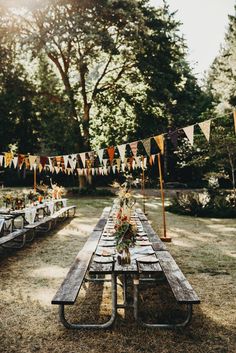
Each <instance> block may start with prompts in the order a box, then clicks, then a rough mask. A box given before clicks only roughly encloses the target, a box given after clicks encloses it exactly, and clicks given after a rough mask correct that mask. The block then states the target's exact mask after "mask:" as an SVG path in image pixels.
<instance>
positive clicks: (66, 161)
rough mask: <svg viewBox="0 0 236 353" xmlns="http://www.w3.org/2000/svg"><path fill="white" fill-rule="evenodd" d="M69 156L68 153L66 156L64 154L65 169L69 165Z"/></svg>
mask: <svg viewBox="0 0 236 353" xmlns="http://www.w3.org/2000/svg"><path fill="white" fill-rule="evenodd" d="M68 158H69V156H68V154H67V155H66V156H63V159H64V165H65V169H66V168H67V167H68Z"/></svg>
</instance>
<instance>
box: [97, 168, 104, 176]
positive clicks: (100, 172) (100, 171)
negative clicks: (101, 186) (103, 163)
mask: <svg viewBox="0 0 236 353" xmlns="http://www.w3.org/2000/svg"><path fill="white" fill-rule="evenodd" d="M98 172H99V174H100V175H103V168H102V167H99V168H98Z"/></svg>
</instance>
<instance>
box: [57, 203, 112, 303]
mask: <svg viewBox="0 0 236 353" xmlns="http://www.w3.org/2000/svg"><path fill="white" fill-rule="evenodd" d="M109 212H110V208H109V207H107V208H105V210H104V211H103V213H102V216H101V217H100V219H99V221H98V223H97V225H96V226H95V228H94V230H93V231H92V233H91V234H90V236H89V238H88V239H87V241H86V242H85V244H84V246H83V248H82V249H81V250H80V251H79V253H78V255H77V256H76V258H75V261H74V263H73V264H72V266H71V268H70V270H69V272H68V273H67V276H66V278H65V279H64V281H63V283H62V284H61V286H60V288H59V289H58V291H57V293H56V294H55V296H54V298H53V299H52V304H68V305H72V304H74V303H75V301H76V298H77V295H78V292H79V290H80V287H81V285H82V283H83V280H84V278H85V275H86V272H87V270H88V267H89V264H90V261H91V256H92V255H93V253H94V251H95V249H96V247H97V244H98V241H99V239H100V236H101V234H102V232H103V228H104V225H105V223H106V222H107V218H108V215H109Z"/></svg>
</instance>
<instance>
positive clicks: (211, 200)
mask: <svg viewBox="0 0 236 353" xmlns="http://www.w3.org/2000/svg"><path fill="white" fill-rule="evenodd" d="M166 209H167V210H168V211H170V212H173V213H177V214H183V215H190V216H202V217H219V218H234V217H236V207H235V200H234V195H233V193H229V192H226V191H224V190H216V189H214V190H213V189H211V190H208V191H207V190H205V191H203V192H188V193H183V192H177V193H176V195H175V197H174V198H173V199H172V204H171V205H170V206H168V207H166Z"/></svg>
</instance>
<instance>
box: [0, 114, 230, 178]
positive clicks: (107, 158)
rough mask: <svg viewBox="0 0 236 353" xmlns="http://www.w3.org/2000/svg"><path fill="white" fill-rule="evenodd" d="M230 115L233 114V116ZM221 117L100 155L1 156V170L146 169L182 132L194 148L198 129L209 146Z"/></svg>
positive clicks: (87, 171)
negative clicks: (196, 128)
mask: <svg viewBox="0 0 236 353" xmlns="http://www.w3.org/2000/svg"><path fill="white" fill-rule="evenodd" d="M230 115H231V114H230ZM215 119H219V117H216V118H212V119H208V120H205V121H202V122H199V123H196V124H193V125H189V126H186V127H184V128H178V129H176V130H174V131H170V132H168V133H163V134H160V135H156V136H151V137H149V138H146V139H144V140H137V141H132V142H129V143H125V144H121V145H118V146H110V147H107V148H102V149H99V150H97V151H89V152H81V153H75V154H68V155H62V156H51V157H50V156H35V155H26V154H17V155H14V154H13V152H5V153H2V154H0V167H3V168H11V167H14V168H19V169H21V168H22V167H23V165H25V168H26V169H31V170H33V169H37V170H38V171H39V172H42V171H43V170H46V171H50V172H51V173H59V172H64V173H67V174H68V175H70V174H72V173H75V172H76V173H77V174H78V175H85V176H87V175H89V174H91V175H95V174H97V175H107V174H109V173H110V172H112V173H113V174H115V173H119V172H120V171H122V172H124V171H125V170H126V169H128V170H132V169H136V168H142V169H145V168H146V167H147V163H149V164H150V165H151V166H152V165H153V164H154V163H155V158H156V156H157V154H159V153H161V154H164V148H165V147H164V146H165V143H164V141H165V139H166V138H167V139H170V140H171V142H172V143H173V145H174V147H175V148H176V147H177V145H178V139H179V137H180V131H183V132H184V134H185V135H186V137H187V139H188V141H189V143H190V144H191V145H192V146H193V145H194V127H195V126H199V128H200V130H201V132H202V133H203V135H204V136H205V138H206V140H207V142H209V141H210V133H211V123H212V121H213V120H215ZM233 120H234V130H235V134H236V111H234V112H233Z"/></svg>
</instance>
